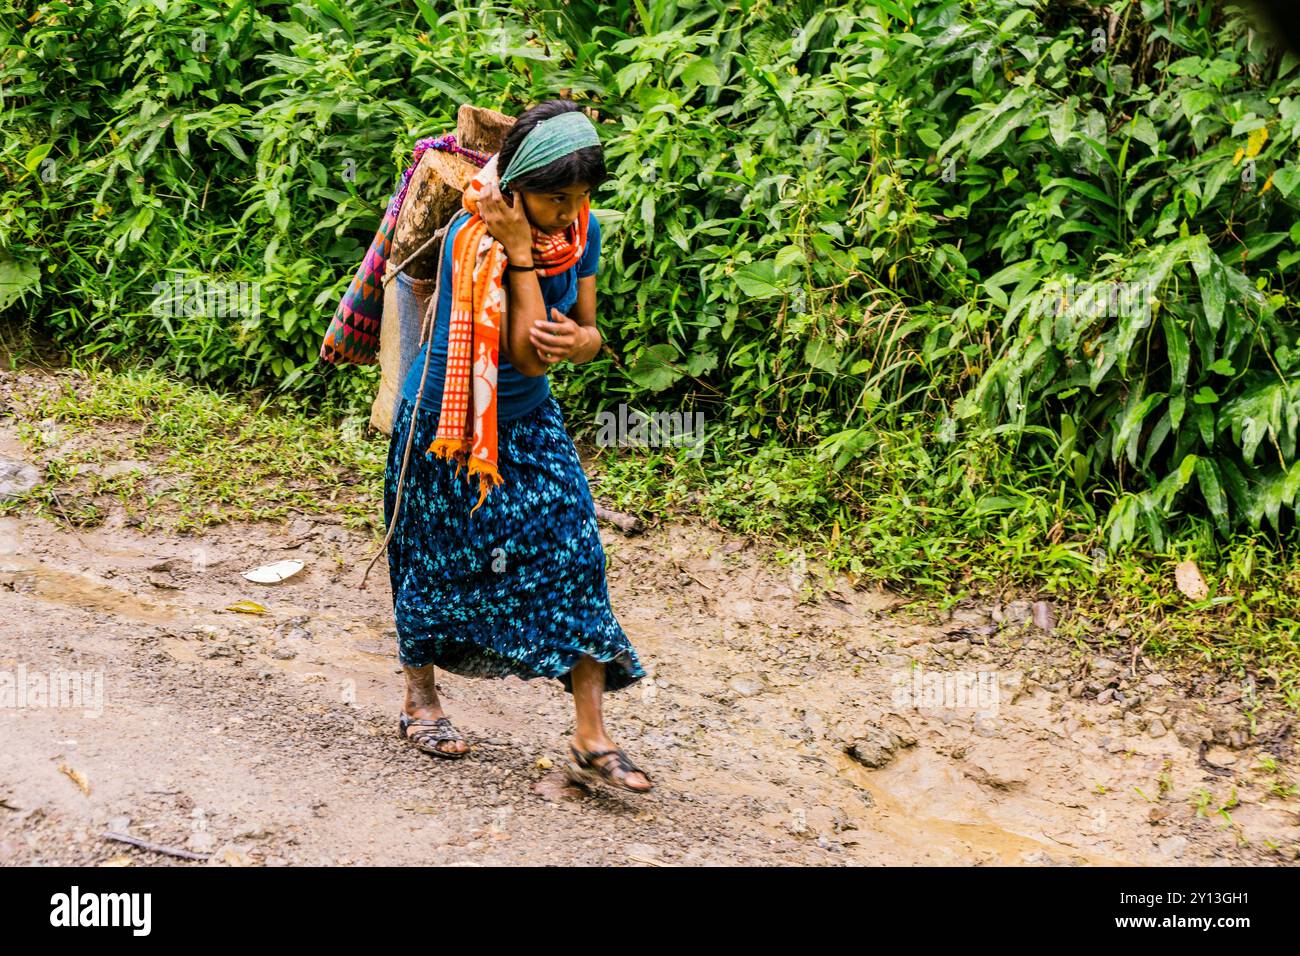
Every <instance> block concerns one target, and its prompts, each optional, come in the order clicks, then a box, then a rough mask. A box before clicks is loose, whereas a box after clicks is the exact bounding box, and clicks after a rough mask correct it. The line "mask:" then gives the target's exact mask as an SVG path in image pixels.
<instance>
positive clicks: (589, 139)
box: [500, 110, 600, 186]
mask: <svg viewBox="0 0 1300 956" xmlns="http://www.w3.org/2000/svg"><path fill="white" fill-rule="evenodd" d="M599 145H600V136H599V135H597V133H596V127H595V125H594V124H593V123H592V122H591V120H590V119H588V118H587V114H586V113H584V112H582V110H570V111H569V112H567V113H561V114H559V115H558V116H552V117H550V118H549V119H544V120H542V121H541V122H540V123H538V124H537V125H536V126H534V127H533V128H532V129H530V130H529V131H528V135H527V136H525V137H524V141H523V142H522V143H520V144H519V149H518V150H516V151H515V155H514V156H513V157H512V158H511V160H510V168H509V169H507V170H505V171H504V172H503V173H501V178H500V184H501V185H502V186H506V185H508V184H509V183H510V181H511V180H514V179H518V178H519V177H520V176H522V175H523V174H524V173H531V172H532V171H533V170H534V169H541V168H542V167H543V166H545V165H547V164H548V163H552V162H554V161H555V160H557V159H559V158H560V157H561V156H565V155H567V154H569V153H572V152H574V151H575V150H579V149H582V148H583V147H584V146H599Z"/></svg>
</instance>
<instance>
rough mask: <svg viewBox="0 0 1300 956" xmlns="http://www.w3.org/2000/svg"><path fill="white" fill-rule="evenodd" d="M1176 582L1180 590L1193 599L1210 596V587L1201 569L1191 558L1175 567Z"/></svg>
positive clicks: (1198, 599) (1200, 599)
mask: <svg viewBox="0 0 1300 956" xmlns="http://www.w3.org/2000/svg"><path fill="white" fill-rule="evenodd" d="M1174 582H1175V583H1176V584H1177V585H1178V590H1180V591H1182V592H1183V595H1184V596H1185V597H1187V598H1188V599H1190V600H1192V601H1204V600H1205V599H1206V598H1207V597H1209V596H1210V588H1209V585H1207V584H1206V583H1205V578H1204V577H1203V576H1202V575H1201V569H1200V568H1198V567H1197V566H1196V562H1195V561H1193V560H1191V559H1190V558H1188V559H1187V560H1186V561H1183V562H1181V563H1180V564H1179V565H1178V566H1177V567H1176V568H1174Z"/></svg>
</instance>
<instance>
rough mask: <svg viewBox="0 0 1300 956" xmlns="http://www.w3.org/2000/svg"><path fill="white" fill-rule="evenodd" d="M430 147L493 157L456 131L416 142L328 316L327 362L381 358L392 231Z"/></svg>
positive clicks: (476, 160) (481, 160)
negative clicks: (464, 143) (458, 137)
mask: <svg viewBox="0 0 1300 956" xmlns="http://www.w3.org/2000/svg"><path fill="white" fill-rule="evenodd" d="M428 149H440V150H443V151H444V152H448V153H456V154H458V155H460V156H463V157H465V159H467V160H469V161H470V162H471V163H473V164H474V165H475V166H478V167H479V168H480V169H481V168H482V167H483V166H485V165H487V161H488V160H489V159H491V158H492V157H491V154H489V153H480V152H479V151H477V150H473V149H466V148H465V147H464V146H457V145H456V134H455V133H447V134H445V135H443V136H431V137H429V138H427V139H422V140H420V141H419V142H417V143H416V144H415V149H414V150H412V152H411V165H410V166H408V167H407V168H406V170H405V171H404V172H403V173H402V178H401V182H399V183H398V186H397V191H396V192H395V193H393V198H392V199H391V200H389V202H388V209H387V211H386V212H385V213H384V219H383V221H382V222H381V223H380V224H379V230H378V231H377V232H376V233H375V238H374V239H373V240H371V242H370V249H369V250H368V251H367V252H366V257H365V258H364V259H363V260H361V265H360V267H359V268H358V269H357V272H356V275H354V276H353V277H352V282H351V284H349V285H348V291H347V292H345V293H344V294H343V298H342V299H340V300H339V304H338V308H336V309H335V310H334V318H333V319H331V320H330V325H329V328H328V329H327V330H326V332H325V340H324V341H323V342H322V343H321V347H320V357H321V358H322V359H324V360H325V361H326V362H332V363H342V362H352V363H354V364H356V365H373V364H374V363H375V362H377V361H379V326H380V320H381V319H382V317H383V313H384V283H383V277H384V269H385V268H386V267H387V264H388V253H389V249H390V247H391V245H392V239H393V231H394V230H395V229H396V228H397V215H398V213H400V212H401V210H402V202H403V200H405V199H406V187H407V186H408V185H410V182H411V174H412V173H414V172H415V167H416V166H418V165H419V164H420V157H421V156H423V155H424V152H425V150H428Z"/></svg>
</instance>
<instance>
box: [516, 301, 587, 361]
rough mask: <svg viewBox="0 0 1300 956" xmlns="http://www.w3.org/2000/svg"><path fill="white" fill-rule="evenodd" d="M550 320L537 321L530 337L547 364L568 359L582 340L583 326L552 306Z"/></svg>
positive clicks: (530, 332)
mask: <svg viewBox="0 0 1300 956" xmlns="http://www.w3.org/2000/svg"><path fill="white" fill-rule="evenodd" d="M551 315H552V316H553V319H552V321H550V322H535V323H533V327H532V328H531V329H529V330H528V339H529V341H530V342H532V343H533V348H535V349H537V354H538V355H539V356H541V359H542V361H543V362H545V363H546V364H547V365H554V364H555V363H556V362H559V361H562V360H563V359H567V358H568V357H569V356H571V355H572V354H573V353H574V351H575V350H577V348H578V345H579V344H580V343H581V342H582V326H580V325H579V324H578V323H577V322H575V321H573V319H571V318H569V317H568V316H567V315H565V314H564V313H563V312H561V311H560V310H559V309H556V308H552V309H551Z"/></svg>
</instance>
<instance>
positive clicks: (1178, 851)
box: [1157, 836, 1187, 859]
mask: <svg viewBox="0 0 1300 956" xmlns="http://www.w3.org/2000/svg"><path fill="white" fill-rule="evenodd" d="M1157 846H1159V848H1160V852H1161V853H1163V854H1164V855H1165V856H1171V857H1173V858H1174V859H1180V858H1181V857H1182V855H1183V854H1184V853H1185V852H1186V851H1187V837H1185V836H1170V837H1165V838H1164V839H1163V840H1161V841H1160V842H1159V843H1158V844H1157Z"/></svg>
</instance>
